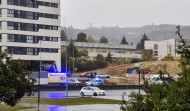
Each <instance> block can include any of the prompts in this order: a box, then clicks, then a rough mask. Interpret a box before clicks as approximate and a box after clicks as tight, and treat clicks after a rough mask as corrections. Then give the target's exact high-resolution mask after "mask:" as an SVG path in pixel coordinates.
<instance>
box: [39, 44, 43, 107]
mask: <svg viewBox="0 0 190 111" xmlns="http://www.w3.org/2000/svg"><path fill="white" fill-rule="evenodd" d="M41 62H42V61H41V42H40V70H39V74H38V108H39V107H40V75H41V70H42V69H41V67H42V66H41Z"/></svg>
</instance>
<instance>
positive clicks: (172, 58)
mask: <svg viewBox="0 0 190 111" xmlns="http://www.w3.org/2000/svg"><path fill="white" fill-rule="evenodd" d="M174 60H175V58H174V56H171V55H170V54H168V55H167V56H165V57H164V58H163V59H162V61H174Z"/></svg>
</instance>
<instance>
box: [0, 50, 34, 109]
mask: <svg viewBox="0 0 190 111" xmlns="http://www.w3.org/2000/svg"><path fill="white" fill-rule="evenodd" d="M11 58H12V57H11V56H9V55H8V50H5V51H4V52H0V103H1V102H4V103H5V104H7V105H10V106H15V105H16V104H17V103H18V102H19V101H20V99H21V98H23V96H24V95H27V96H31V95H33V94H34V92H35V91H36V89H35V87H34V83H35V80H34V79H29V78H27V76H28V75H29V74H30V73H31V72H29V71H27V69H26V67H25V65H24V64H23V62H22V61H21V60H15V61H13V60H11Z"/></svg>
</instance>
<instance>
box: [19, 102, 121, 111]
mask: <svg viewBox="0 0 190 111" xmlns="http://www.w3.org/2000/svg"><path fill="white" fill-rule="evenodd" d="M18 105H19V106H26V107H35V108H33V109H29V110H22V111H120V105H119V104H93V105H75V106H56V105H43V104H40V108H39V109H38V108H37V104H30V103H19V104H18Z"/></svg>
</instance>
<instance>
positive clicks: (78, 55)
mask: <svg viewBox="0 0 190 111" xmlns="http://www.w3.org/2000/svg"><path fill="white" fill-rule="evenodd" d="M82 56H83V57H88V51H87V50H86V49H82V50H78V51H77V57H82Z"/></svg>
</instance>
